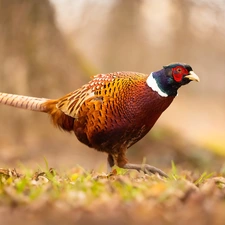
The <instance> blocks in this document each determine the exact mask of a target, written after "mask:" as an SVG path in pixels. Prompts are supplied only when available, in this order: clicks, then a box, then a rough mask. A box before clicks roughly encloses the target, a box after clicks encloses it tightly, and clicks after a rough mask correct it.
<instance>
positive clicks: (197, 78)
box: [185, 71, 200, 82]
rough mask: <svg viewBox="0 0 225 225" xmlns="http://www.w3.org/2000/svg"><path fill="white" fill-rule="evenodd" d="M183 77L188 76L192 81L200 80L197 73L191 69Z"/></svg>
mask: <svg viewBox="0 0 225 225" xmlns="http://www.w3.org/2000/svg"><path fill="white" fill-rule="evenodd" d="M185 78H188V79H189V80H193V81H197V82H199V81H200V79H199V77H198V75H197V74H195V73H194V72H193V71H190V72H189V75H187V76H185Z"/></svg>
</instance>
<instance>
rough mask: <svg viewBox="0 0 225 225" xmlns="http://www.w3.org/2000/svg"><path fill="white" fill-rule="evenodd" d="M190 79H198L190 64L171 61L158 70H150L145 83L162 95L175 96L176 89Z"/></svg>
mask: <svg viewBox="0 0 225 225" xmlns="http://www.w3.org/2000/svg"><path fill="white" fill-rule="evenodd" d="M190 81H197V82H199V81H200V79H199V77H198V76H197V75H196V74H195V73H194V72H193V70H192V68H191V66H189V65H187V64H184V63H172V64H169V65H167V66H164V67H163V69H161V70H159V71H156V72H152V73H151V74H150V76H149V77H148V79H147V84H148V86H149V87H151V88H152V90H154V91H156V92H158V94H159V95H161V96H162V97H167V96H176V95H177V90H178V89H179V88H180V87H181V86H182V85H186V84H188V83H189V82H190Z"/></svg>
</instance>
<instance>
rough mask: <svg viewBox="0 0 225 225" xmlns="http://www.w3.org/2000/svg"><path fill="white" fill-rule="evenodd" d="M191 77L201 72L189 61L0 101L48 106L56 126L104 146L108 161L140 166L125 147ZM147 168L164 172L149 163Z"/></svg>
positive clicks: (102, 76) (37, 108) (147, 128)
mask: <svg viewBox="0 0 225 225" xmlns="http://www.w3.org/2000/svg"><path fill="white" fill-rule="evenodd" d="M174 68H175V72H173V70H174ZM179 71H180V72H179ZM176 73H180V76H179V74H178V75H177V74H176ZM191 80H196V81H198V80H199V78H198V77H197V75H195V74H194V73H193V71H192V68H191V67H190V66H188V65H186V64H170V65H168V66H166V67H164V68H163V69H162V70H159V71H157V72H154V73H151V74H150V75H147V74H142V73H135V72H115V73H109V74H98V75H96V76H94V77H93V79H92V80H91V81H90V82H89V83H88V84H85V85H83V86H82V87H81V88H80V89H77V90H75V91H74V92H71V93H69V94H67V95H65V96H63V97H62V98H59V99H55V100H52V99H44V98H32V97H25V96H18V95H12V94H5V93H0V103H3V104H7V105H12V106H16V107H19V108H25V109H30V110H34V111H41V112H46V113H48V114H50V115H51V118H52V121H53V123H54V124H55V125H56V126H58V127H59V128H61V129H63V130H65V131H68V132H71V131H74V133H75V135H76V136H77V138H78V140H79V141H80V142H82V143H84V144H85V145H87V146H89V147H91V148H94V149H96V150H98V151H102V152H106V153H107V154H108V163H109V165H110V167H112V166H114V165H115V164H116V165H117V166H119V167H122V168H128V169H138V170H141V169H142V168H141V166H140V165H136V164H129V163H128V161H127V159H126V157H125V155H126V150H127V149H128V148H129V147H130V146H132V145H133V144H135V143H136V142H137V141H139V140H140V139H141V138H143V137H144V136H145V135H146V134H147V133H148V132H149V131H150V129H151V128H152V127H153V125H154V124H155V122H156V121H157V119H158V118H159V117H160V115H161V114H162V113H163V112H164V111H165V109H166V108H167V107H168V106H169V105H170V104H171V102H172V101H173V99H174V98H175V96H176V95H177V89H178V88H179V87H180V86H182V85H184V84H186V83H189V82H190V81H191ZM144 170H145V171H146V170H147V171H149V172H153V173H154V172H158V173H159V174H161V175H163V176H166V175H165V174H164V172H162V171H161V170H159V169H157V168H154V167H152V166H150V165H146V166H145V168H144Z"/></svg>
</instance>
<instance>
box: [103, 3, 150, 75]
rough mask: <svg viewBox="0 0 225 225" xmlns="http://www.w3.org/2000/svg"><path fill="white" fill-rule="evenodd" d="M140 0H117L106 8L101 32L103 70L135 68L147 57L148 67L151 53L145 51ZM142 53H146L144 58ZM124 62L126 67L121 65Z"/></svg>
mask: <svg viewBox="0 0 225 225" xmlns="http://www.w3.org/2000/svg"><path fill="white" fill-rule="evenodd" d="M142 3H143V2H142V1H137V0H117V1H116V2H115V4H114V6H113V7H112V9H111V10H110V13H109V16H108V19H107V26H106V29H105V31H103V32H104V33H105V45H104V57H103V58H104V60H103V61H104V67H105V69H107V70H109V71H113V70H134V71H135V70H137V69H138V67H139V66H140V64H144V63H145V61H147V60H148V66H149V61H150V60H151V56H150V55H151V54H150V52H149V51H148V49H149V43H148V38H147V36H146V32H145V30H144V28H143V23H142V22H143V15H142V12H141V6H142ZM137 43H138V44H137ZM118 46H119V47H118ZM143 55H145V56H146V55H147V57H146V59H145V58H143V57H142V56H143ZM121 59H124V60H121ZM137 59H139V60H137ZM124 61H126V62H127V64H128V65H129V68H128V67H126V66H125V65H124Z"/></svg>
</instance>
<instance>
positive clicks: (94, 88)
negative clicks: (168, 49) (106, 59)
mask: <svg viewBox="0 0 225 225" xmlns="http://www.w3.org/2000/svg"><path fill="white" fill-rule="evenodd" d="M143 77H146V74H140V73H135V72H115V73H108V74H98V75H95V76H94V77H93V79H92V80H91V81H90V82H89V83H88V84H85V85H83V86H82V87H81V88H80V89H77V90H76V91H74V92H71V93H69V94H67V95H66V96H64V97H62V98H61V99H59V101H58V104H57V105H56V107H57V108H58V109H60V110H61V111H63V112H64V113H65V114H66V115H68V116H71V117H73V118H78V115H79V110H80V108H81V106H82V105H83V104H84V103H85V102H86V101H91V100H92V99H98V98H100V97H102V96H104V98H106V97H107V98H114V93H118V90H119V89H121V88H123V85H125V86H126V85H127V84H128V85H130V84H131V83H133V82H134V81H135V80H137V79H140V78H143Z"/></svg>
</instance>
